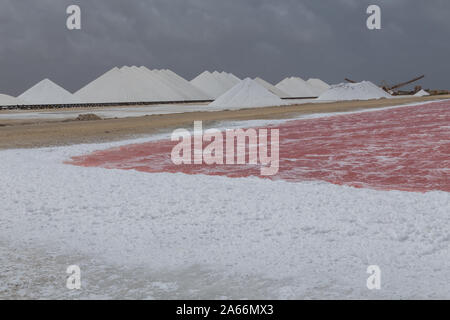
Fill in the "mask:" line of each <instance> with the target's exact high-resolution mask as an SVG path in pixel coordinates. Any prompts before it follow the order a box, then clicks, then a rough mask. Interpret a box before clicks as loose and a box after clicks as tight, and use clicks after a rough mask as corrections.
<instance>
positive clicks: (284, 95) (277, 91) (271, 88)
mask: <svg viewBox="0 0 450 320" xmlns="http://www.w3.org/2000/svg"><path fill="white" fill-rule="evenodd" d="M254 80H255V81H256V82H258V83H259V84H260V85H262V86H263V87H264V88H266V89H267V90H269V91H270V92H272V93H273V94H275V95H277V96H279V97H280V98H290V97H291V96H290V95H289V94H287V93H286V92H284V91H283V90H281V89H278V88H277V87H275V86H274V85H272V84H271V83H269V82H267V81H266V80H264V79H261V78H255V79H254Z"/></svg>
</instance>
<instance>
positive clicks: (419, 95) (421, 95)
mask: <svg viewBox="0 0 450 320" xmlns="http://www.w3.org/2000/svg"><path fill="white" fill-rule="evenodd" d="M429 95H430V94H429V93H428V92H426V91H425V90H423V89H422V90H420V91H419V92H417V93H416V94H415V95H414V96H415V97H426V96H429Z"/></svg>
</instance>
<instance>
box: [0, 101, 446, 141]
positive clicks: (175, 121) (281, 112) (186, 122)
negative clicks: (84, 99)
mask: <svg viewBox="0 0 450 320" xmlns="http://www.w3.org/2000/svg"><path fill="white" fill-rule="evenodd" d="M449 98H450V96H434V97H421V98H418V97H408V98H398V99H382V100H371V101H350V102H348V101H346V102H334V103H308V104H300V105H291V106H282V107H268V108H257V109H244V110H234V111H216V112H187V113H176V114H162V115H151V116H143V117H134V118H121V119H104V120H96V121H74V120H70V121H68V120H0V149H12V148H34V147H45V146H59V145H70V144H78V143H93V142H106V141H116V140H122V139H127V138H133V137H138V136H142V135H147V134H153V133H157V132H163V131H167V130H172V129H174V128H181V127H191V126H192V123H193V122H194V121H196V120H201V121H204V122H206V123H208V122H212V121H227V120H231V121H239V120H256V119H285V118H289V117H293V116H298V115H302V114H303V115H304V114H313V113H329V112H345V111H354V110H362V109H371V108H380V107H388V106H395V105H401V104H408V103H414V102H426V101H433V100H441V99H449ZM79 112H80V113H95V109H88V110H79Z"/></svg>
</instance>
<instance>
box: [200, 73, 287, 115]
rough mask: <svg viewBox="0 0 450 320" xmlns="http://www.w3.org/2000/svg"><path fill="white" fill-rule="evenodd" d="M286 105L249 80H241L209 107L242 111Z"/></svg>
mask: <svg viewBox="0 0 450 320" xmlns="http://www.w3.org/2000/svg"><path fill="white" fill-rule="evenodd" d="M286 104H287V103H286V102H285V101H283V100H281V98H280V97H278V96H276V95H275V94H273V93H271V92H270V91H269V90H267V89H266V88H264V87H263V86H262V85H260V84H259V83H257V82H256V81H253V80H252V79H250V78H246V79H245V80H242V81H241V82H239V83H238V84H236V85H235V86H234V87H233V88H231V89H230V90H228V91H227V92H225V93H224V94H223V95H221V96H220V97H219V98H217V99H216V101H214V102H212V103H211V104H210V105H209V107H212V108H218V109H242V108H257V107H270V106H281V105H286Z"/></svg>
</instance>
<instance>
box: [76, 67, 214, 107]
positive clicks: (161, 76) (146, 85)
mask: <svg viewBox="0 0 450 320" xmlns="http://www.w3.org/2000/svg"><path fill="white" fill-rule="evenodd" d="M75 95H76V96H77V97H79V98H80V99H81V100H83V101H85V102H88V103H116V102H117V103H124V102H128V103H130V102H167V101H196V100H211V99H212V97H210V96H209V95H208V94H206V93H204V92H203V91H201V90H200V89H198V88H196V87H195V86H194V85H192V84H191V83H190V82H188V81H187V80H185V79H183V78H182V77H180V76H179V75H177V74H176V73H174V72H172V71H170V70H150V69H148V68H146V67H136V66H132V67H127V66H125V67H122V68H120V69H119V68H113V69H111V70H110V71H108V72H106V73H105V74H103V75H101V76H100V77H98V78H97V79H95V80H94V81H92V82H91V83H89V84H88V85H86V86H85V87H83V88H81V89H80V90H79V91H78V92H76V93H75Z"/></svg>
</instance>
